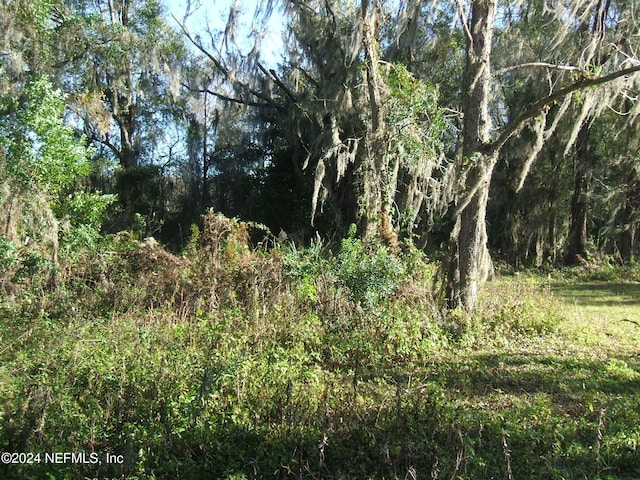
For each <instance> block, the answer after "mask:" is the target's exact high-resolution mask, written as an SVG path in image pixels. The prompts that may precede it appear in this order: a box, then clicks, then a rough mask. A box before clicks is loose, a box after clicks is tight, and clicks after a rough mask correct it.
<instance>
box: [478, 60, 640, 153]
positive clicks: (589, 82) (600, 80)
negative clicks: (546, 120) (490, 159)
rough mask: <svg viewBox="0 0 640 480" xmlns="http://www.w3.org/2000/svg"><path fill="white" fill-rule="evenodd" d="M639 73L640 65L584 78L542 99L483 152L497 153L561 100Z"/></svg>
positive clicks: (486, 146) (484, 148)
mask: <svg viewBox="0 0 640 480" xmlns="http://www.w3.org/2000/svg"><path fill="white" fill-rule="evenodd" d="M637 72H640V65H635V66H633V67H629V68H625V69H622V70H618V71H617V72H613V73H610V74H609V75H605V76H603V77H595V78H582V79H580V80H578V81H577V82H574V83H571V84H569V85H567V86H565V87H563V88H561V89H560V90H558V91H556V92H554V93H552V94H550V95H547V96H546V97H543V98H541V99H540V100H538V101H537V102H534V103H532V104H531V105H530V106H529V108H527V109H526V110H525V111H524V112H522V113H521V114H520V116H519V117H517V118H516V119H515V120H513V121H512V122H510V123H509V124H507V126H506V127H505V128H504V129H503V130H502V132H500V134H499V135H498V137H497V138H496V139H495V140H493V141H492V142H490V143H488V144H486V145H485V146H484V147H483V149H482V150H483V152H484V153H495V152H497V151H498V150H499V149H500V148H501V147H502V146H503V145H504V144H505V143H506V141H507V140H509V138H510V137H511V136H512V135H513V134H515V133H516V132H518V131H519V130H520V129H521V128H522V127H523V126H524V125H525V123H527V121H529V120H531V119H532V118H535V117H537V116H538V115H540V114H541V113H542V112H543V111H544V110H545V109H546V108H548V107H550V106H551V105H552V104H553V103H554V102H556V101H557V100H560V99H561V98H563V97H566V96H567V95H569V94H571V93H573V92H576V91H578V90H583V89H585V88H589V87H596V86H598V85H604V84H605V83H609V82H612V81H613V80H616V79H618V78H620V77H624V76H625V75H631V74H634V73H637Z"/></svg>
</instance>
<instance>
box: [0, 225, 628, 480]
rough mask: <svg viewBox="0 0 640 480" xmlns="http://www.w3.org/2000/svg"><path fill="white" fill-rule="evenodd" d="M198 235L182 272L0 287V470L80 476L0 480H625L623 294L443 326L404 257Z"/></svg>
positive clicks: (86, 270) (526, 288)
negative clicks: (253, 245)
mask: <svg viewBox="0 0 640 480" xmlns="http://www.w3.org/2000/svg"><path fill="white" fill-rule="evenodd" d="M205 227H206V228H205V230H204V232H203V234H202V235H201V237H199V240H198V242H199V243H197V244H196V243H194V247H193V249H192V250H190V251H187V252H185V256H184V257H175V256H172V255H170V254H168V253H167V252H165V251H163V250H162V249H161V248H160V247H159V246H158V245H154V244H149V243H143V242H141V243H136V242H133V241H131V240H130V239H128V238H126V237H121V238H119V239H118V238H115V239H113V240H112V241H111V244H109V245H108V248H105V249H104V250H101V251H99V252H97V253H94V254H91V256H89V255H90V254H87V255H88V257H87V258H80V259H79V260H77V263H76V264H69V265H68V270H67V271H66V272H64V271H63V272H61V273H60V274H59V277H58V283H57V285H55V286H53V287H52V286H51V284H50V282H49V278H50V277H49V276H48V275H41V276H40V277H39V276H38V275H39V274H38V271H35V273H34V271H30V272H29V273H30V275H28V276H27V275H23V276H20V275H19V273H20V271H17V273H15V274H13V277H11V278H10V277H8V276H5V277H4V280H3V281H4V283H2V284H0V286H1V287H2V288H3V289H4V292H5V293H6V296H5V297H3V298H0V451H4V452H23V453H33V454H38V453H39V454H41V455H45V454H46V453H53V452H80V453H82V452H84V453H86V454H87V455H91V454H95V455H97V456H98V457H91V456H88V457H87V459H88V460H89V462H87V463H81V462H80V463H79V462H73V461H71V460H67V461H61V462H59V463H52V462H48V463H47V462H44V461H41V462H39V463H31V464H25V463H20V462H18V463H15V462H14V463H11V464H9V465H7V464H5V465H0V478H3V479H4V478H7V479H29V480H31V479H33V480H37V479H41V478H45V479H48V480H62V479H64V480H67V479H70V480H75V479H83V480H84V479H86V478H88V479H94V478H99V479H104V478H109V479H129V480H134V479H140V480H142V479H144V480H147V479H148V480H151V479H165V478H167V479H169V478H171V479H174V478H186V479H216V478H220V479H235V480H240V479H259V478H264V479H270V478H278V479H299V478H300V479H301V478H307V479H321V478H322V479H324V478H326V479H337V480H347V479H423V478H427V479H452V480H455V479H458V480H460V479H492V478H495V479H507V480H511V479H532V480H533V479H541V478H544V479H558V480H560V479H621V480H622V479H625V480H628V479H637V478H640V470H639V469H640V327H639V326H638V324H637V323H636V322H638V321H640V320H639V317H640V294H639V293H638V289H639V288H640V286H639V285H638V284H637V283H634V282H633V281H631V280H630V279H628V278H627V277H623V276H616V275H613V274H612V273H615V272H608V275H609V277H608V278H606V279H603V278H602V277H601V276H600V277H598V276H596V277H595V278H594V277H593V276H591V277H590V278H586V277H580V276H579V275H574V274H571V275H556V274H554V275H553V276H552V277H548V276H546V275H545V276H542V275H529V274H520V275H512V276H503V277H500V278H498V279H497V280H496V281H494V282H491V283H489V284H487V285H485V286H484V287H483V291H482V294H481V299H482V301H481V302H480V306H479V308H478V311H477V312H475V313H474V314H473V315H469V314H465V313H463V312H455V311H454V312H450V313H448V314H447V315H446V316H442V315H441V314H440V313H439V312H438V310H437V309H436V308H435V307H436V305H435V303H434V300H433V297H432V296H431V294H430V289H432V288H433V284H432V277H433V273H434V272H435V271H436V269H435V268H434V266H433V265H432V264H429V263H424V262H423V261H422V260H420V259H419V258H418V257H416V256H415V255H416V253H415V252H414V253H411V252H409V253H408V254H407V255H408V257H406V258H403V259H401V260H399V259H397V258H395V257H393V256H391V255H390V254H389V253H388V252H385V251H384V250H383V249H376V250H374V251H369V250H366V248H365V247H364V246H363V245H361V244H360V243H359V241H357V240H356V239H350V240H345V241H344V242H343V243H342V245H341V247H342V248H341V251H340V252H339V253H338V254H332V255H327V254H326V253H323V252H322V249H320V248H311V249H308V250H295V249H285V248H281V249H275V250H274V251H272V252H269V253H264V252H251V251H250V250H249V249H248V248H247V247H246V245H245V244H244V239H243V238H244V233H245V232H244V230H243V229H242V226H241V225H238V224H236V223H234V222H232V221H229V220H226V219H224V218H220V217H211V218H210V219H209V223H207V224H206V225H205ZM39 278H40V279H41V281H39V280H38V279H39ZM400 279H401V280H402V281H400ZM604 280H606V281H604ZM107 454H108V455H112V457H110V458H112V459H113V458H122V461H121V462H120V461H115V462H107V461H106V458H107V457H106V455H107ZM120 455H121V456H122V457H119V456H120ZM42 458H43V457H42ZM94 458H96V459H97V460H99V461H100V463H92V460H93V459H94ZM63 460H64V459H63Z"/></svg>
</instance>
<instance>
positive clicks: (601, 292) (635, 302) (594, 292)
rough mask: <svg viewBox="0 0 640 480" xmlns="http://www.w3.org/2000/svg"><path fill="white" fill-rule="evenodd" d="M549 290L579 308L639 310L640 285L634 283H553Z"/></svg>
mask: <svg viewBox="0 0 640 480" xmlns="http://www.w3.org/2000/svg"><path fill="white" fill-rule="evenodd" d="M551 289H552V291H553V292H554V293H555V294H556V295H557V296H559V297H562V298H564V299H566V300H567V301H570V302H573V301H575V302H577V303H578V305H581V306H599V307H616V306H621V305H624V306H629V307H631V306H637V307H638V308H640V283H636V282H627V283H624V282H615V283H603V282H597V283H594V282H588V283H572V284H567V283H555V284H553V285H552V287H551ZM639 313H640V310H639Z"/></svg>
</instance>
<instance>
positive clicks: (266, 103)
mask: <svg viewBox="0 0 640 480" xmlns="http://www.w3.org/2000/svg"><path fill="white" fill-rule="evenodd" d="M171 16H172V17H173V19H174V20H175V22H176V23H177V24H178V25H179V26H180V29H181V30H182V33H183V34H184V35H185V37H187V39H188V40H189V42H191V44H192V45H193V46H194V47H196V48H197V49H198V50H199V51H200V52H202V53H203V54H204V55H205V56H206V57H207V58H208V59H209V60H211V62H212V63H213V65H214V66H215V67H216V68H217V69H218V70H219V71H220V72H221V73H222V74H223V75H224V77H225V78H226V79H227V80H228V81H229V82H231V83H232V84H233V85H234V86H235V87H236V88H239V89H240V90H245V91H247V92H249V93H250V94H251V95H253V96H254V97H256V98H258V99H260V100H262V101H263V103H259V102H252V101H249V100H241V99H234V98H231V97H227V96H226V95H223V94H219V93H215V92H211V91H209V93H211V94H212V95H215V96H217V97H219V98H221V99H224V100H228V101H231V102H235V103H240V104H243V105H248V106H259V107H272V108H276V109H278V110H281V111H283V110H284V109H283V107H282V105H279V104H278V103H277V102H276V101H275V100H274V99H273V98H271V97H270V96H269V95H265V94H264V93H262V92H259V91H257V90H255V89H253V88H251V87H250V86H249V85H247V84H246V83H244V82H241V81H240V80H238V79H236V78H232V76H231V72H230V71H229V69H228V68H227V67H226V66H225V65H223V63H222V62H221V61H220V59H218V58H216V57H215V56H214V55H212V54H211V53H210V52H209V51H208V50H207V49H206V48H204V47H203V46H202V44H201V43H200V42H199V41H197V40H196V39H194V38H193V37H192V36H191V34H190V33H189V31H188V30H187V28H186V27H185V26H184V25H183V24H182V23H180V21H179V20H178V19H177V18H176V17H175V15H173V14H172V15H171ZM183 86H185V87H187V88H189V89H190V87H188V86H186V85H184V84H183Z"/></svg>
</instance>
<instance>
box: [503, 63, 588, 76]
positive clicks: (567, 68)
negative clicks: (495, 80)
mask: <svg viewBox="0 0 640 480" xmlns="http://www.w3.org/2000/svg"><path fill="white" fill-rule="evenodd" d="M532 67H542V68H549V69H551V70H564V71H567V72H582V71H584V70H583V69H581V68H579V67H574V66H572V65H555V64H553V63H546V62H530V63H521V64H519V65H513V66H512V67H507V68H502V69H500V70H497V71H495V72H493V76H494V77H499V76H501V75H504V74H505V73H509V72H513V71H514V70H521V69H524V68H532Z"/></svg>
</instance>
